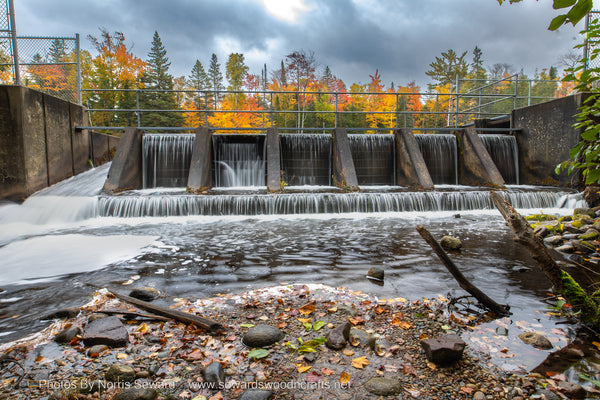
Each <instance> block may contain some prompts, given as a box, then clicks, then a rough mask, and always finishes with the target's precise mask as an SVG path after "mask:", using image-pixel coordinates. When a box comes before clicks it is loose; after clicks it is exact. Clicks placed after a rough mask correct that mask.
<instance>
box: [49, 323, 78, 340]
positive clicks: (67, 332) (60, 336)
mask: <svg viewBox="0 0 600 400" xmlns="http://www.w3.org/2000/svg"><path fill="white" fill-rule="evenodd" d="M80 333H81V329H80V328H79V327H78V326H71V327H69V328H65V329H63V330H62V331H60V332H59V333H57V334H56V336H54V341H55V342H56V343H62V344H65V343H70V342H71V340H73V339H75V336H77V335H79V334H80Z"/></svg>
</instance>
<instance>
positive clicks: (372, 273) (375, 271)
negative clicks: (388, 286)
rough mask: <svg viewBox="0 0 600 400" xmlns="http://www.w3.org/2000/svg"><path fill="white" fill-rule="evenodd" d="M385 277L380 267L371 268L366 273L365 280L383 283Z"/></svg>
mask: <svg viewBox="0 0 600 400" xmlns="http://www.w3.org/2000/svg"><path fill="white" fill-rule="evenodd" d="M384 277H385V271H384V270H383V268H381V267H371V269H369V272H367V278H369V279H374V280H376V281H383V278H384Z"/></svg>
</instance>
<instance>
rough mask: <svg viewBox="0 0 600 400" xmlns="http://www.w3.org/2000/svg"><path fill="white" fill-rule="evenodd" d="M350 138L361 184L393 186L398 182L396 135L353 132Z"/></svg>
mask: <svg viewBox="0 0 600 400" xmlns="http://www.w3.org/2000/svg"><path fill="white" fill-rule="evenodd" d="M348 139H349V140H350V150H351V151H352V159H353V160H354V168H355V170H356V177H357V179H358V184H359V185H361V186H363V185H370V186H374V185H390V186H391V185H394V184H395V183H396V149H395V143H396V142H395V140H394V135H389V134H351V135H348Z"/></svg>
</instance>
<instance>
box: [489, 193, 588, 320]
mask: <svg viewBox="0 0 600 400" xmlns="http://www.w3.org/2000/svg"><path fill="white" fill-rule="evenodd" d="M490 197H491V198H492V202H493V203H494V205H495V206H496V208H497V209H498V211H500V214H502V216H503V217H504V219H505V220H506V222H507V223H508V226H509V227H510V228H511V229H512V231H513V232H514V234H515V241H516V242H517V243H520V244H522V245H523V246H525V248H526V249H527V250H528V251H529V254H531V257H533V259H534V260H535V261H536V262H537V263H538V265H539V267H540V269H541V270H542V271H543V272H544V274H545V275H546V277H548V279H549V280H550V282H551V283H552V285H553V286H554V290H555V291H556V292H558V293H560V294H561V295H562V296H563V297H564V298H565V299H566V300H567V301H568V302H569V304H570V305H571V307H573V310H574V311H580V312H581V318H582V320H583V321H584V322H586V323H588V324H591V325H593V326H595V327H599V326H600V309H599V307H598V304H597V303H596V302H595V301H594V300H593V299H592V298H590V296H588V295H587V294H586V292H585V291H584V290H583V289H582V288H581V286H580V285H579V284H578V283H577V282H575V280H574V279H573V278H572V277H571V275H569V273H567V272H566V271H564V270H562V269H561V268H560V266H559V265H558V264H557V263H556V261H555V260H554V258H552V256H551V255H550V252H549V251H548V248H547V247H546V246H545V245H544V243H542V241H541V239H540V238H539V237H538V236H537V235H536V234H535V233H533V229H532V228H531V226H530V225H529V222H527V220H526V219H525V218H523V216H522V215H521V214H519V213H518V212H517V210H515V209H514V208H513V206H512V205H511V204H510V203H509V202H508V201H506V200H505V199H504V198H503V197H502V196H500V195H499V194H498V193H496V192H493V191H492V192H491V193H490Z"/></svg>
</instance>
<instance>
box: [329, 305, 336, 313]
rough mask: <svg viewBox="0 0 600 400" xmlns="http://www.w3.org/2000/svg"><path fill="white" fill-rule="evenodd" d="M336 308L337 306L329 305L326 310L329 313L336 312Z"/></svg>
mask: <svg viewBox="0 0 600 400" xmlns="http://www.w3.org/2000/svg"><path fill="white" fill-rule="evenodd" d="M337 310H338V308H337V306H333V307H330V308H328V309H327V311H329V312H331V313H334V312H337Z"/></svg>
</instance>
